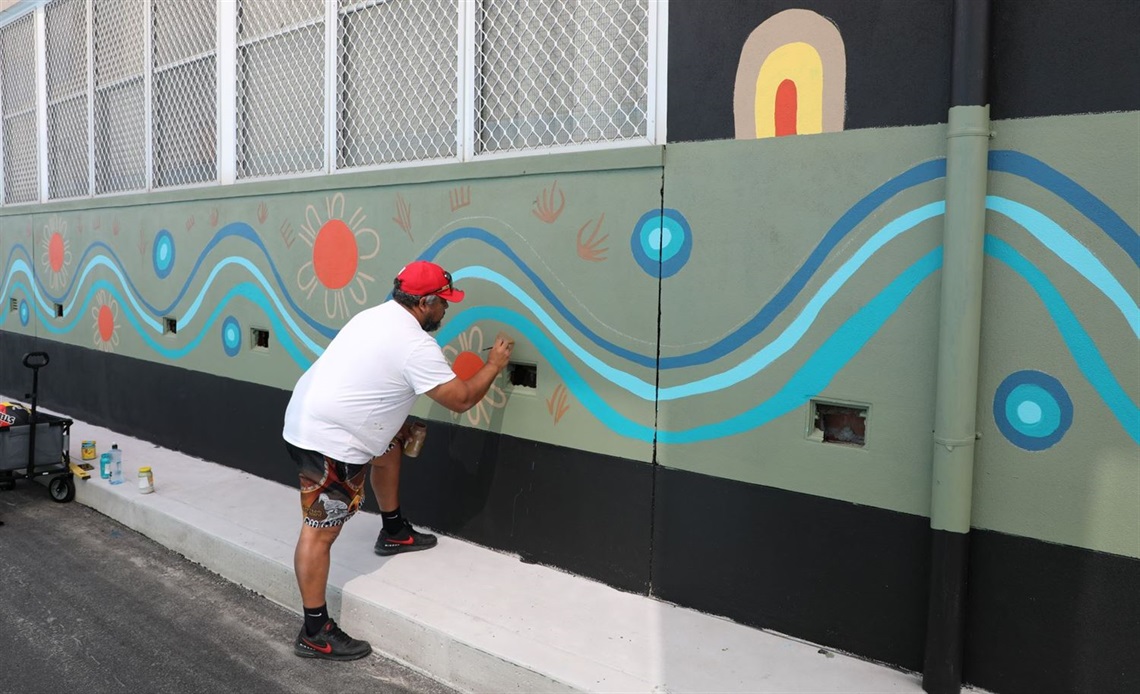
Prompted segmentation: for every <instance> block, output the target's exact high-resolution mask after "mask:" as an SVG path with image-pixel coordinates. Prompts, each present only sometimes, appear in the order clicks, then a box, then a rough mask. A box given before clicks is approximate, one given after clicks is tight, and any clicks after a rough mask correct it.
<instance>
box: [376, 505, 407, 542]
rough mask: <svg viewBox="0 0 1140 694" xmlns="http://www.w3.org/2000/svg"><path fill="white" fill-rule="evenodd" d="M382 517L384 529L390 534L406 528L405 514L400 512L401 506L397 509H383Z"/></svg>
mask: <svg viewBox="0 0 1140 694" xmlns="http://www.w3.org/2000/svg"><path fill="white" fill-rule="evenodd" d="M380 519H381V520H383V521H384V529H385V530H387V531H388V534H389V535H395V534H396V533H398V532H400V531H401V530H403V529H404V516H403V515H401V514H400V507H399V506H397V507H396V510H395V511H381V512H380Z"/></svg>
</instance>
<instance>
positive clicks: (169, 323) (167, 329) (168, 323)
mask: <svg viewBox="0 0 1140 694" xmlns="http://www.w3.org/2000/svg"><path fill="white" fill-rule="evenodd" d="M162 332H164V333H166V334H168V335H177V334H178V319H177V318H174V317H172V316H167V317H166V318H163V319H162Z"/></svg>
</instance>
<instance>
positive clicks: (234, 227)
mask: <svg viewBox="0 0 1140 694" xmlns="http://www.w3.org/2000/svg"><path fill="white" fill-rule="evenodd" d="M232 236H236V237H238V238H243V239H246V240H247V241H249V242H250V243H252V244H253V245H255V246H257V247H258V248H259V249H261V253H262V255H264V256H265V260H266V261H267V262H268V263H269V269H270V271H271V272H272V273H273V278H274V279H275V280H277V287H278V288H279V289H280V290H281V293H282V295H283V296H284V297H285V301H286V302H287V303H288V304H289V306H290V307H291V308H292V309H293V311H294V312H296V314H297V315H298V316H300V317H301V319H302V320H303V321H305V322H306V323H308V324H309V326H310V327H311V328H313V329H314V330H316V331H317V332H318V333H320V334H321V335H323V336H325V337H328V338H331V337H333V336H335V335H336V333H337V331H336V330H335V329H334V328H330V327H329V326H327V325H323V324H321V323H318V322H317V321H316V320H315V319H314V318H312V317H311V316H309V314H308V313H306V312H305V311H303V310H301V307H300V306H298V305H297V303H296V302H295V301H293V296H292V295H291V294H290V293H289V290H288V288H286V286H285V282H284V280H282V279H281V274H280V273H279V272H277V265H276V264H274V262H273V258H272V256H270V255H269V250H268V249H267V248H266V247H265V244H264V243H262V241H261V237H260V236H258V235H257V232H256V231H254V230H253V227H251V226H250V225H248V224H246V223H245V222H231V223H230V224H227V225H225V226H224V227H222V228H221V229H219V230H218V233H216V234H214V238H212V239H211V240H210V242H209V243H208V244H206V247H205V248H204V249H202V252H201V253H200V254H199V255H198V260H196V261H195V262H194V267H193V268H192V269H191V270H190V274H189V276H187V278H186V282H185V283H184V284H183V285H182V289H180V290H179V291H178V296H176V297H175V298H174V301H172V302H170V305H169V306H167V307H166V308H158V307H156V306H153V305H151V304H150V303H149V302H147V300H146V298H145V297H144V296H143V295H142V293H141V292H139V291H138V289H137V288H136V287H135V284H134V282H132V281H131V278H130V276H129V275H127V274H126V273H125V272H124V273H123V278H124V279H125V280H126V282H127V287H128V288H129V289H130V290H131V293H132V294H134V295H135V297H137V298H138V300H139V302H140V303H141V304H142V305H143V306H145V307H146V310H148V311H150V312H151V314H152V315H154V316H155V317H159V316H165V315H168V314H169V313H170V312H171V311H172V310H173V309H174V307H175V306H177V305H178V303H179V302H180V301H182V298H183V297H184V296H186V292H187V291H189V289H190V285H191V283H193V281H194V277H195V276H196V275H197V274H198V269H199V268H200V267H201V266H202V262H203V261H204V260H205V259H206V256H208V255H209V254H210V251H212V250H213V249H214V247H216V246H217V245H218V244H219V243H221V242H222V241H224V240H226V239H227V238H230V237H232ZM17 248H20V249H21V250H23V251H24V254H25V255H28V251H27V250H26V249H24V248H23V247H22V246H19V245H17V246H15V247H13V248H12V252H11V253H9V254H8V265H9V266H11V262H12V254H13V253H15V251H16V249H17ZM99 248H101V249H103V250H105V251H106V252H107V254H108V255H110V256H111V257H112V258H114V260H115V262H116V263H118V265H119V267H120V268H122V267H123V261H121V260H119V256H118V255H116V254H115V251H114V250H113V249H112V248H111V247H110V246H108V245H107V244H106V243H103V242H102V241H96V242H94V243H92V244H91V245H90V246H88V247H87V248H86V250H84V251H83V257H81V258H80V259H79V263H78V264H76V267H77V268H81V267H84V262H85V261H86V260H87V256H89V255H90V254H91V253H92V252H93V251H94V250H95V249H99ZM79 274H80V273H78V272H77V273H75V274H73V275H72V276H71V280H70V281H69V282H68V284H67V287H66V288H65V289H64V290H63V293H61V294H60V295H59V296H53V295H52V294H51V292H49V291H48V289H47V287H46V286H44V284H43V282H42V281H40V278H39V276H38V275H37V276H36V278H35V281H36V285H38V286H39V288H40V291H41V292H42V293H43V294H44V296H46V297H48V298H49V299H51V300H52V301H54V302H57V303H61V304H62V303H63V299H64V298H65V297H66V296H67V295H68V294H70V293H71V290H72V289H73V288H74V287H73V285H74V284H75V282H76V281H77V280H78V277H79Z"/></svg>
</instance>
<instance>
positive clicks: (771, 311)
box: [419, 159, 946, 369]
mask: <svg viewBox="0 0 1140 694" xmlns="http://www.w3.org/2000/svg"><path fill="white" fill-rule="evenodd" d="M945 175H946V160H945V159H936V160H932V161H928V162H923V163H922V164H918V165H917V166H914V167H912V168H911V169H909V170H907V171H905V172H903V173H901V174H899V175H898V176H895V177H894V178H892V179H890V180H889V181H887V182H886V183H884V184H882V185H880V186H879V187H878V188H876V189H875V190H873V191H872V192H871V193H869V194H868V195H866V196H865V197H864V198H863V199H861V200H860V201H859V202H857V203H855V205H853V206H852V207H851V208H850V209H849V210H847V212H846V213H844V214H843V216H842V217H840V218H839V220H838V221H837V222H835V224H833V225H832V227H831V229H830V230H828V232H827V234H825V235H824V237H823V239H822V240H820V242H819V243H818V244H817V245H816V247H815V249H814V250H813V251H812V252H811V254H809V255H808V258H807V260H805V261H804V262H803V264H802V265H801V266H800V268H799V269H798V270H797V271H796V273H795V274H794V275H792V277H791V279H789V280H788V282H787V283H785V284H784V286H783V287H782V288H781V289H780V290H779V292H777V293H776V295H775V296H774V297H772V299H770V300H769V301H768V303H767V304H765V305H764V307H763V308H761V309H760V311H759V312H758V313H757V314H756V315H755V316H753V317H752V318H751V319H750V320H749V321H748V322H747V323H745V324H744V325H743V326H741V327H740V328H739V329H737V330H736V331H734V332H733V333H732V334H730V335H727V336H725V337H723V338H721V340H720V341H719V342H717V343H715V344H713V345H710V346H708V347H705V348H703V349H701V350H698V351H696V352H691V353H689V354H682V355H676V356H670V357H662V358H661V361H660V368H662V369H677V368H681V367H685V366H695V365H699V364H703V363H706V362H709V361H713V360H715V359H719V358H720V357H722V356H725V355H726V354H729V353H731V352H733V351H734V350H736V349H737V348H739V347H740V346H741V345H744V344H745V343H747V342H748V341H749V340H751V339H752V338H754V337H755V336H756V335H758V334H759V333H761V332H762V331H763V330H764V329H765V328H767V327H768V325H770V324H771V323H772V321H773V320H775V318H776V317H777V316H779V315H780V313H781V312H782V311H783V310H784V309H785V308H787V306H788V304H790V303H791V302H792V300H793V299H795V297H796V296H797V295H798V294H799V292H800V290H801V289H803V287H804V286H805V285H806V284H807V282H808V280H809V279H810V278H811V276H812V274H813V273H815V271H816V270H817V269H818V268H819V266H820V265H822V264H823V261H824V260H825V259H826V258H827V256H828V254H829V253H830V252H831V250H832V249H833V248H835V246H836V245H838V244H839V242H840V241H842V240H843V237H844V236H846V235H847V234H848V233H850V232H851V230H852V229H854V228H855V227H856V226H857V225H859V224H860V223H861V222H862V221H863V220H864V219H866V218H867V216H868V215H870V214H871V213H872V212H874V211H875V209H876V208H877V207H879V205H881V204H883V202H885V201H886V200H888V199H890V198H891V197H893V196H894V195H896V194H897V193H899V192H900V191H903V190H906V189H907V188H910V187H912V186H916V185H919V184H920V183H925V182H927V181H932V180H935V179H937V178H941V177H943V176H945ZM467 238H469V239H475V240H479V241H483V242H484V243H486V244H487V245H489V246H491V247H493V248H495V249H497V250H498V251H499V252H501V253H502V254H503V255H505V256H506V257H507V258H508V259H510V260H511V262H513V263H514V264H515V265H516V266H517V267H518V269H519V270H520V271H522V273H523V274H524V275H526V276H527V277H528V278H529V279H530V281H531V282H533V283H534V285H535V287H536V288H537V289H538V291H539V292H540V293H541V294H542V295H543V296H544V297H546V299H547V301H549V302H550V304H551V306H553V307H554V309H555V310H556V311H557V312H558V313H559V315H561V316H562V317H563V318H564V319H566V320H567V321H569V322H570V324H571V325H573V326H574V327H575V328H576V329H577V330H578V331H579V332H581V333H582V334H583V335H585V336H586V337H587V338H589V340H590V341H591V342H593V343H594V344H596V345H598V346H599V347H602V348H604V349H606V350H607V351H609V352H610V353H612V354H615V355H617V356H619V357H622V358H624V359H627V360H629V361H631V362H633V363H635V364H639V365H641V366H646V367H651V368H652V367H654V366H657V365H658V362H657V357H656V355H652V356H650V355H644V354H639V353H637V352H633V351H631V350H628V349H626V348H624V347H621V346H619V345H616V344H614V343H612V342H610V341H609V340H606V339H605V338H603V337H601V336H600V335H598V334H597V333H595V332H594V331H592V330H590V329H589V328H588V327H586V325H585V324H584V323H582V321H581V320H580V319H579V318H578V317H577V316H575V315H574V314H573V313H571V312H570V311H569V310H568V309H567V308H566V306H565V305H564V304H563V303H562V302H561V301H560V300H559V299H558V297H557V296H556V295H555V294H554V292H553V291H551V290H550V288H549V287H548V286H547V285H546V283H545V282H543V281H542V279H541V278H540V277H539V276H538V275H537V274H536V273H535V272H534V271H533V270H531V269H530V267H528V266H527V265H526V263H524V262H523V261H522V259H521V258H519V257H518V255H516V254H515V253H514V251H512V250H511V249H510V248H509V247H508V246H507V245H506V244H505V243H504V242H503V241H502V240H501V239H499V238H498V237H495V236H493V235H491V234H490V233H489V232H487V231H486V230H484V229H479V228H477V227H462V228H459V229H456V230H454V231H451V232H449V233H447V234H445V235H444V236H442V237H440V238H439V239H438V240H436V241H435V242H434V243H433V244H432V245H431V246H429V247H428V248H427V249H426V250H425V251H424V252H423V253H422V254H420V256H419V259H421V260H432V259H434V258H435V257H436V256H437V255H438V254H439V252H440V251H441V250H443V248H444V247H446V246H448V245H450V244H451V243H454V242H456V241H459V240H461V239H467Z"/></svg>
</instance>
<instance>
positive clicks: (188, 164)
mask: <svg viewBox="0 0 1140 694" xmlns="http://www.w3.org/2000/svg"><path fill="white" fill-rule="evenodd" d="M152 1H153V9H154V77H153V80H154V83H153V88H152V89H153V92H152V96H151V109H152V111H151V112H152V116H151V117H152V128H153V133H152V136H151V140H152V142H153V162H152V167H153V169H152V170H153V175H154V179H153V183H154V187H156V188H162V187H166V186H178V185H185V184H188V183H202V182H206V181H213V180H216V179H217V161H216V157H217V139H218V138H217V122H218V119H217V81H216V80H217V74H216V72H217V46H216V43H217V27H216V25H215V21H216V20H215V14H216V9H217V5H216V2H215V0H152ZM96 4H99V3H96Z"/></svg>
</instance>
